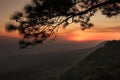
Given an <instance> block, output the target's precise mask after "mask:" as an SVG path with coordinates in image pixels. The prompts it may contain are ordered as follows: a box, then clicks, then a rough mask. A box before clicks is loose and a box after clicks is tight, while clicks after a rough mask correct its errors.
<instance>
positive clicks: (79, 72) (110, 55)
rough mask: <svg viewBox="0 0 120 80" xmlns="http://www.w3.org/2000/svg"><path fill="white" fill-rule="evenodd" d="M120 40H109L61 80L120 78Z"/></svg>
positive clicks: (64, 74)
mask: <svg viewBox="0 0 120 80" xmlns="http://www.w3.org/2000/svg"><path fill="white" fill-rule="evenodd" d="M119 75H120V41H116V40H113V41H107V42H106V43H105V45H104V47H101V48H99V49H97V50H96V51H94V52H93V53H91V54H90V55H89V56H87V57H86V58H85V59H84V60H82V61H81V62H79V63H78V64H77V65H76V66H74V67H72V68H71V69H69V70H67V71H66V72H64V73H63V74H62V75H61V76H60V78H59V80H120V76H119Z"/></svg>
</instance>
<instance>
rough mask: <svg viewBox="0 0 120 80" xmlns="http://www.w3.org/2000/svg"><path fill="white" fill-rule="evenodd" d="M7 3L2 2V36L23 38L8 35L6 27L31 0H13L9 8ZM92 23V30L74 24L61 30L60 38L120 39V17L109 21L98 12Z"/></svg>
mask: <svg viewBox="0 0 120 80" xmlns="http://www.w3.org/2000/svg"><path fill="white" fill-rule="evenodd" d="M5 1H6V0H3V1H0V11H1V15H0V17H1V18H0V36H8V37H16V38H21V37H20V36H19V34H18V33H17V32H13V33H7V32H6V31H5V29H4V28H5V27H4V26H5V24H6V23H7V22H8V21H9V17H10V16H11V15H12V14H13V13H14V12H15V11H19V10H21V9H22V8H23V5H24V4H26V3H25V2H29V1H30V0H29V1H28V0H17V1H16V0H11V2H10V3H6V5H7V6H5V4H4V3H5ZM12 1H13V3H12ZM14 2H15V3H14ZM16 6H17V7H16ZM91 22H92V23H93V24H94V27H93V28H91V29H88V30H85V31H81V29H80V24H72V25H69V26H68V27H67V28H66V29H64V30H63V29H61V30H60V31H59V34H58V36H59V37H60V38H62V39H64V40H71V41H86V40H113V39H119V38H120V33H119V31H120V16H117V17H113V18H110V19H108V18H106V17H105V16H103V15H101V13H100V12H99V11H98V12H97V13H96V14H95V15H94V17H92V18H91Z"/></svg>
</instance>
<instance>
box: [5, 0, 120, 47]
mask: <svg viewBox="0 0 120 80" xmlns="http://www.w3.org/2000/svg"><path fill="white" fill-rule="evenodd" d="M97 11H101V12H102V14H103V15H105V16H106V17H108V18H111V17H112V16H117V15H119V14H120V0H32V1H31V3H29V4H26V5H25V7H24V10H23V11H21V12H16V13H14V15H13V16H12V17H11V18H10V19H11V21H12V23H10V24H7V25H6V30H7V31H9V32H11V31H15V30H18V31H19V33H20V34H22V35H23V40H21V41H20V45H21V48H25V47H27V46H28V45H37V44H38V43H43V42H44V41H45V40H47V39H50V40H54V39H55V37H56V33H57V31H58V30H59V28H60V25H62V26H63V27H64V28H65V27H66V26H67V25H69V24H71V23H80V24H81V27H82V30H84V29H87V28H90V27H92V26H93V24H92V23H90V18H91V17H92V16H94V14H95V13H96V12H97Z"/></svg>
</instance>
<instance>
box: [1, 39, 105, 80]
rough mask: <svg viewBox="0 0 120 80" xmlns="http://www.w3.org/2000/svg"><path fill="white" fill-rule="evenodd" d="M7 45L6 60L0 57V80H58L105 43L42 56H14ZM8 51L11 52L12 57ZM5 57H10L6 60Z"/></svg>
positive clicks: (42, 54)
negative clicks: (62, 74)
mask: <svg viewBox="0 0 120 80" xmlns="http://www.w3.org/2000/svg"><path fill="white" fill-rule="evenodd" d="M12 43H14V41H12ZM2 45H3V47H1V48H3V49H4V48H5V45H4V43H2ZM2 45H1V46H2ZM7 45H9V44H7V42H6V49H5V50H4V51H5V52H6V53H5V54H3V58H4V59H2V56H0V57H1V60H0V80H53V79H55V80H56V78H58V76H59V74H61V73H63V72H64V71H66V70H68V69H69V68H72V67H73V66H75V65H77V64H78V63H79V62H80V61H81V60H83V59H84V58H85V57H86V56H88V55H89V54H90V53H92V52H93V51H95V50H96V49H97V48H99V47H102V46H103V45H104V43H102V44H100V45H98V46H96V47H93V48H86V49H77V50H63V51H56V52H49V53H41V54H24V53H23V54H20V53H18V54H17V53H16V54H13V55H11V52H14V50H13V49H12V50H13V51H10V50H11V48H12V46H11V45H10V46H11V48H10V49H9V47H10V46H7ZM14 45H15V44H14ZM14 45H13V46H14ZM16 46H17V45H16ZM15 49H16V48H15ZM39 50H40V49H39ZM8 51H10V55H9V54H8ZM17 51H18V50H17ZM15 52H16V51H15ZM28 52H29V51H28ZM36 52H37V51H36ZM1 55H2V53H1ZM5 55H6V56H7V55H9V56H7V57H6V58H5V57H4V56H5Z"/></svg>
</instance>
